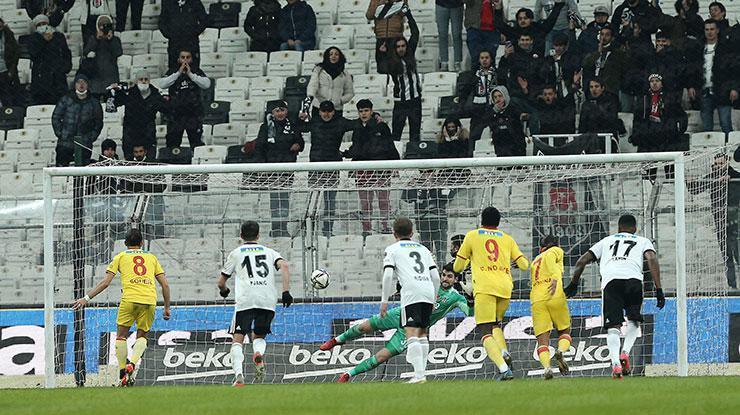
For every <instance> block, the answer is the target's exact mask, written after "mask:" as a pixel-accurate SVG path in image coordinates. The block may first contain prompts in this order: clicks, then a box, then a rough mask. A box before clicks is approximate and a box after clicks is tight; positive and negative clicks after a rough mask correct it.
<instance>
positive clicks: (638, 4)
mask: <svg viewBox="0 0 740 415" xmlns="http://www.w3.org/2000/svg"><path fill="white" fill-rule="evenodd" d="M660 16H661V12H660V10H659V9H657V8H656V7H654V6H653V5H652V4H650V2H649V1H648V0H624V3H622V4H620V5H619V6H617V8H615V9H614V14H612V29H613V30H614V36H615V38H616V39H617V42H618V43H621V42H622V39H623V38H624V37H630V36H632V35H633V34H634V32H633V30H634V26H635V24H638V25H640V37H641V38H643V39H646V40H649V39H650V36H651V35H652V34H653V33H655V32H657V31H658V24H659V23H660Z"/></svg>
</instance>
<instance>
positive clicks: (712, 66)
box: [688, 19, 739, 134]
mask: <svg viewBox="0 0 740 415" xmlns="http://www.w3.org/2000/svg"><path fill="white" fill-rule="evenodd" d="M689 60H690V61H693V62H696V63H698V62H702V63H703V66H702V70H701V72H700V71H699V70H694V71H692V73H693V79H692V80H691V81H690V84H689V89H688V95H689V99H692V100H694V99H700V102H701V120H702V124H703V127H704V129H703V131H712V130H713V129H714V110H715V109H717V112H718V113H719V125H720V128H722V131H723V132H724V133H725V134H728V133H729V132H730V131H732V104H733V102H735V101H737V98H738V83H737V79H738V78H737V70H738V69H739V68H738V54H737V52H735V51H733V48H732V42H730V41H728V40H727V39H720V37H719V27H718V25H717V21H716V20H713V19H707V20H705V21H704V55H703V57H702V58H700V57H699V56H691V57H689Z"/></svg>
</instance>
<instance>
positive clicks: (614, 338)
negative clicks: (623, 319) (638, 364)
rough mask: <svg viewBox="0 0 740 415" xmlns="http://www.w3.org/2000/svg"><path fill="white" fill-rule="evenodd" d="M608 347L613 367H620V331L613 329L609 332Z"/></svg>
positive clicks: (607, 336) (607, 337)
mask: <svg viewBox="0 0 740 415" xmlns="http://www.w3.org/2000/svg"><path fill="white" fill-rule="evenodd" d="M606 345H607V346H608V347H609V358H610V359H611V361H612V366H618V365H619V329H615V328H611V329H609V330H608V331H607V335H606Z"/></svg>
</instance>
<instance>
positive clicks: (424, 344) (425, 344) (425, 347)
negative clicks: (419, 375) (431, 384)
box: [419, 337, 429, 376]
mask: <svg viewBox="0 0 740 415" xmlns="http://www.w3.org/2000/svg"><path fill="white" fill-rule="evenodd" d="M419 343H421V364H422V367H423V368H424V376H426V371H427V359H428V358H429V339H427V338H426V337H422V338H420V339H419Z"/></svg>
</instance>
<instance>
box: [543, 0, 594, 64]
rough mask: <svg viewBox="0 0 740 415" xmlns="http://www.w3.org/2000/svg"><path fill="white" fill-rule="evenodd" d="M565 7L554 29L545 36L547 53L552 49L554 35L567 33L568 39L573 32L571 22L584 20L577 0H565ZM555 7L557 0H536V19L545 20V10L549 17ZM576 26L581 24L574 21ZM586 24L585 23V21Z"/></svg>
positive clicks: (556, 20) (546, 15)
mask: <svg viewBox="0 0 740 415" xmlns="http://www.w3.org/2000/svg"><path fill="white" fill-rule="evenodd" d="M563 3H564V6H563V9H562V10H561V11H560V13H559V14H558V17H557V19H555V25H554V26H553V27H552V30H551V31H550V33H548V34H547V36H545V54H546V55H549V54H550V51H551V50H552V46H553V36H555V35H558V34H560V35H565V37H566V39H567V38H568V36H569V35H570V32H571V29H570V27H571V22H580V21H582V20H583V18H582V17H581V13H580V12H579V11H578V4H576V2H575V0H565V1H564V2H563ZM554 8H555V1H554V0H536V1H535V2H534V16H535V20H536V21H538V22H539V21H542V20H544V19H543V18H542V15H543V13H542V12H543V11H544V12H545V13H544V15H545V17H549V16H550V14H551V13H552V11H553V9H554ZM573 24H574V26H578V27H580V26H579V25H580V23H579V25H576V24H575V23H573ZM584 24H585V23H584Z"/></svg>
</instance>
